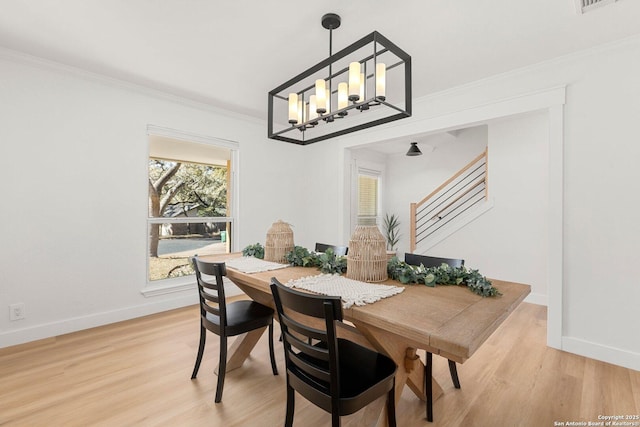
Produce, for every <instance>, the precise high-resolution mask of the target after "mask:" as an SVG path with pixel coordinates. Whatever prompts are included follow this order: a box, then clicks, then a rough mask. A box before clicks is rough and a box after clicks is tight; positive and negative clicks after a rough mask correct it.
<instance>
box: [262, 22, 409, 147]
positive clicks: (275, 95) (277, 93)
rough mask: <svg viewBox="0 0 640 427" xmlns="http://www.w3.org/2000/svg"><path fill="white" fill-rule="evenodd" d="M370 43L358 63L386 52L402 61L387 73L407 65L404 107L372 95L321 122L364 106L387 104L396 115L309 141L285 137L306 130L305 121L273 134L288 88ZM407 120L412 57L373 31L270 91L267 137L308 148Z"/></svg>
mask: <svg viewBox="0 0 640 427" xmlns="http://www.w3.org/2000/svg"><path fill="white" fill-rule="evenodd" d="M368 44H373V53H372V54H371V55H369V56H367V57H365V58H362V59H360V60H359V62H360V63H366V61H369V60H371V59H373V60H374V61H375V60H376V56H378V55H382V54H383V53H385V52H390V53H392V54H394V55H395V56H396V57H397V58H398V59H399V61H398V62H396V63H394V64H391V65H389V66H387V70H390V69H393V68H395V67H398V66H401V65H404V108H400V107H399V106H396V105H393V104H391V103H389V102H388V101H387V100H386V98H385V97H384V96H383V97H379V96H375V95H374V96H373V97H371V98H370V99H365V100H364V101H363V100H359V101H360V102H354V103H353V104H350V105H348V106H347V107H345V108H342V109H336V110H333V111H330V112H329V113H328V114H327V115H326V116H323V117H322V118H321V119H320V120H325V121H326V119H327V118H328V117H330V120H329V121H333V118H334V117H338V116H344V115H346V114H345V113H346V112H347V111H349V110H352V109H361V108H362V106H363V105H366V106H368V105H370V104H371V105H384V106H386V107H388V108H390V109H392V110H395V111H396V113H395V114H393V115H390V116H386V117H382V118H378V119H375V120H372V121H370V122H366V123H359V124H355V125H354V126H351V127H347V128H342V129H339V130H336V131H334V132H330V133H327V134H323V135H319V136H315V137H312V138H309V139H305V138H304V136H303V139H295V138H291V137H289V136H286V135H285V134H286V133H288V132H292V131H296V132H299V131H300V130H301V128H302V129H303V130H304V129H305V125H308V124H309V121H307V122H305V123H300V124H290V125H288V126H286V127H285V128H284V129H281V130H278V131H274V121H273V120H274V100H278V101H285V105H286V102H287V101H288V99H287V97H286V96H283V95H282V93H283V91H285V90H286V89H287V88H290V87H292V86H293V85H295V84H297V83H300V82H302V81H303V80H305V79H307V78H309V77H310V76H312V75H313V74H316V73H318V72H319V71H321V70H322V69H324V68H329V67H330V65H332V64H334V63H336V62H337V61H339V60H341V59H343V58H345V57H346V56H348V55H350V54H353V53H354V52H356V51H357V50H358V49H361V48H363V47H365V46H367V45H368ZM378 45H381V46H382V47H383V48H382V49H380V50H378ZM347 71H348V67H347V68H341V69H339V70H338V71H333V72H331V73H330V74H331V75H328V76H327V77H326V78H327V79H329V80H331V79H333V78H334V77H336V76H339V75H340V74H343V73H345V72H347ZM371 77H373V74H371V75H368V74H366V72H365V80H366V79H369V78H371ZM312 87H313V85H311V86H309V87H307V88H305V89H303V90H301V91H299V92H302V93H303V92H305V91H307V90H310V89H311V88H312ZM335 92H336V91H333V93H335ZM407 117H411V56H410V55H408V54H407V53H406V52H405V51H403V50H402V49H400V48H399V47H398V46H396V45H395V44H394V43H393V42H391V41H390V40H389V39H387V38H386V37H384V36H383V35H382V34H380V33H379V32H377V31H374V32H372V33H371V34H369V35H367V36H365V37H363V38H362V39H360V40H358V41H356V42H354V43H352V44H351V45H349V46H347V47H346V48H344V49H342V50H341V51H339V52H337V53H335V54H333V55H331V56H329V57H328V58H326V59H325V60H323V61H321V62H319V63H318V64H316V65H314V66H313V67H311V68H309V69H308V70H306V71H304V72H302V73H300V74H299V75H297V76H296V77H294V78H292V79H290V80H288V81H287V82H285V83H283V84H281V85H280V86H278V87H276V88H275V89H273V90H271V91H270V92H269V104H268V120H269V123H268V137H269V138H270V139H275V140H279V141H285V142H290V143H294V144H299V145H308V144H312V143H314V142H318V141H323V140H326V139H329V138H334V137H337V136H341V135H345V134H348V133H352V132H357V131H359V130H362V129H367V128H370V127H373V126H378V125H381V124H384V123H389V122H392V121H395V120H400V119H404V118H407ZM345 120H348V118H345ZM325 125H326V126H331V123H326V124H325ZM302 133H303V134H304V133H305V132H304V131H303V132H302Z"/></svg>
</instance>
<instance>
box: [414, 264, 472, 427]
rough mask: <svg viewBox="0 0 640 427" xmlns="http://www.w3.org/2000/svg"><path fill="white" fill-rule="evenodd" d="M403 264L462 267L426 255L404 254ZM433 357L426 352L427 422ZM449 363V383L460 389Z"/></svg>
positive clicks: (430, 416)
mask: <svg viewBox="0 0 640 427" xmlns="http://www.w3.org/2000/svg"><path fill="white" fill-rule="evenodd" d="M404 262H406V263H407V264H410V265H423V266H425V267H426V268H429V267H440V266H441V265H442V264H447V265H448V266H450V267H462V266H464V260H463V259H456V258H439V257H433V256H427V255H419V254H410V253H405V254H404ZM432 359H433V356H432V354H431V353H430V352H427V360H426V364H425V371H424V372H425V375H424V380H425V390H426V395H427V420H428V421H433V393H432V389H433V387H432V383H431V381H432V378H431V374H432V373H433V364H432ZM448 362H449V372H450V373H451V381H452V382H453V386H454V387H455V388H460V379H459V378H458V368H457V367H456V362H454V361H453V360H448Z"/></svg>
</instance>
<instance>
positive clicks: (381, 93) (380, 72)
mask: <svg viewBox="0 0 640 427" xmlns="http://www.w3.org/2000/svg"><path fill="white" fill-rule="evenodd" d="M386 86H387V66H386V65H385V64H383V63H382V62H378V63H377V64H376V98H378V99H379V100H380V101H384V100H385V99H387V93H386Z"/></svg>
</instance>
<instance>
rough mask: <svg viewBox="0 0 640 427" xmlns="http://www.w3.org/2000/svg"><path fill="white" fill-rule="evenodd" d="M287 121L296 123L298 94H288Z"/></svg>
mask: <svg viewBox="0 0 640 427" xmlns="http://www.w3.org/2000/svg"><path fill="white" fill-rule="evenodd" d="M289 123H291V124H292V125H295V124H296V123H298V94H297V93H290V94H289Z"/></svg>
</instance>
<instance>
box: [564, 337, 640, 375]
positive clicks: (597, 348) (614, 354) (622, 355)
mask: <svg viewBox="0 0 640 427" xmlns="http://www.w3.org/2000/svg"><path fill="white" fill-rule="evenodd" d="M562 350H564V351H568V352H569V353H575V354H578V355H580V356H585V357H589V358H591V359H596V360H600V361H602V362H607V363H611V364H613V365H618V366H622V367H625V368H628V369H633V370H635V371H640V353H634V352H632V351H628V350H623V349H620V348H616V347H609V346H606V345H602V344H597V343H593V342H589V341H585V340H581V339H579V338H574V337H566V336H565V337H562Z"/></svg>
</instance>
